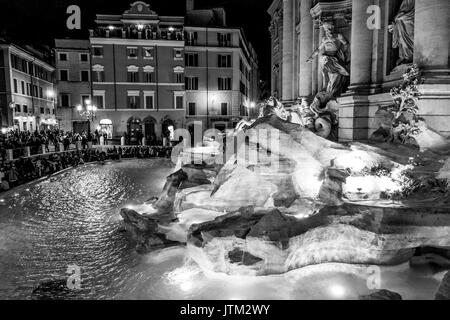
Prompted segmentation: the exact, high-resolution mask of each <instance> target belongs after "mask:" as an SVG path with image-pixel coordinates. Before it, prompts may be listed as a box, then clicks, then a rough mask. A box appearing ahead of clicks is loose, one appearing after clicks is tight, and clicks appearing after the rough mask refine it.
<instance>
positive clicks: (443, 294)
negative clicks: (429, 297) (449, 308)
mask: <svg viewBox="0 0 450 320" xmlns="http://www.w3.org/2000/svg"><path fill="white" fill-rule="evenodd" d="M436 300H450V272H447V273H446V274H445V276H444V279H443V280H442V283H441V286H440V287H439V289H438V292H437V293H436Z"/></svg>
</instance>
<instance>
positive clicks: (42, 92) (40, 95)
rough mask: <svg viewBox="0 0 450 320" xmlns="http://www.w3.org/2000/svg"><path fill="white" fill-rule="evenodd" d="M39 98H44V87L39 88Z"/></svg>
mask: <svg viewBox="0 0 450 320" xmlns="http://www.w3.org/2000/svg"><path fill="white" fill-rule="evenodd" d="M39 98H41V99H42V98H44V90H43V89H42V87H39Z"/></svg>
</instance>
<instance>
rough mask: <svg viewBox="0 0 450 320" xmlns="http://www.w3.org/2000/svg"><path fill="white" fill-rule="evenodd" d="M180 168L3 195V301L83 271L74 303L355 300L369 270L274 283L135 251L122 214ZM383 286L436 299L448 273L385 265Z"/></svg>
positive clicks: (75, 173) (124, 170) (133, 166)
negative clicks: (71, 271) (70, 272)
mask: <svg viewBox="0 0 450 320" xmlns="http://www.w3.org/2000/svg"><path fill="white" fill-rule="evenodd" d="M172 169H173V167H172V165H171V164H170V163H169V162H167V161H164V160H132V161H123V162H120V163H109V164H107V165H103V166H102V165H97V164H95V165H86V166H83V167H80V168H77V169H73V170H68V171H66V172H64V173H61V174H58V175H56V176H53V177H51V178H48V179H44V180H42V181H38V182H37V183H34V184H31V185H26V186H23V187H21V188H18V189H17V190H15V191H13V192H10V193H7V194H3V195H0V299H30V298H32V291H33V289H35V288H36V287H38V286H39V285H40V284H42V283H44V282H47V281H52V280H57V279H67V277H68V275H67V274H66V272H67V269H68V266H72V265H76V266H78V267H80V269H81V290H79V291H73V292H71V294H70V295H69V296H67V297H66V298H75V299H355V298H357V297H358V295H360V294H367V293H369V289H368V281H370V275H371V272H366V271H364V268H362V269H361V268H360V267H355V269H354V270H352V268H350V270H346V271H345V272H336V270H337V269H339V267H338V268H336V267H333V266H331V267H330V266H327V265H323V266H317V267H312V268H307V269H303V270H299V271H295V272H291V273H289V274H286V275H280V276H270V277H253V278H252V277H229V276H225V275H220V274H209V273H207V272H203V271H202V270H200V269H199V268H198V266H197V265H196V264H195V263H193V262H191V261H189V260H188V259H187V258H186V256H187V254H186V251H185V249H184V248H183V247H176V248H170V249H165V250H162V251H158V252H154V253H151V254H148V255H142V256H140V255H138V254H136V253H135V250H134V245H133V244H132V243H131V241H130V239H129V238H128V236H127V234H126V233H123V232H120V227H121V222H120V215H119V210H120V208H122V207H124V206H127V205H132V204H140V203H142V202H143V201H145V200H147V199H149V198H150V197H151V196H154V195H158V194H159V193H160V191H161V189H162V187H163V185H164V182H165V179H166V176H167V175H169V174H170V172H171V171H172ZM380 270H381V271H382V273H381V278H380V280H381V286H382V288H385V289H390V290H393V291H396V292H399V293H401V294H402V296H403V297H404V298H406V299H416V298H420V299H432V298H433V296H434V293H435V292H436V289H437V287H438V285H439V282H440V280H441V279H442V276H443V274H442V273H441V274H433V273H432V272H430V271H429V270H424V271H420V272H417V271H411V270H410V269H409V268H408V266H407V265H403V266H398V267H389V268H387V267H385V268H381V269H380Z"/></svg>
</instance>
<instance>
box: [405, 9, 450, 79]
mask: <svg viewBox="0 0 450 320" xmlns="http://www.w3.org/2000/svg"><path fill="white" fill-rule="evenodd" d="M415 12H416V13H415V32H414V62H415V63H417V64H418V65H419V66H420V67H421V68H423V69H424V70H425V71H426V70H427V69H448V68H449V45H450V37H449V34H450V18H449V17H450V1H449V0H416V7H415Z"/></svg>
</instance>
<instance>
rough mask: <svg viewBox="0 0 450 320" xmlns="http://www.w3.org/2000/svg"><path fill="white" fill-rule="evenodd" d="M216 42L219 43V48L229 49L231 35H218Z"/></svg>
mask: <svg viewBox="0 0 450 320" xmlns="http://www.w3.org/2000/svg"><path fill="white" fill-rule="evenodd" d="M217 42H218V43H219V47H230V46H231V33H218V34H217Z"/></svg>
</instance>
